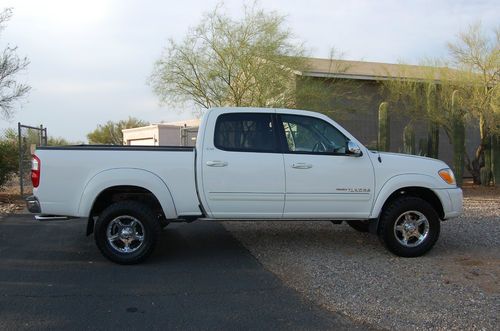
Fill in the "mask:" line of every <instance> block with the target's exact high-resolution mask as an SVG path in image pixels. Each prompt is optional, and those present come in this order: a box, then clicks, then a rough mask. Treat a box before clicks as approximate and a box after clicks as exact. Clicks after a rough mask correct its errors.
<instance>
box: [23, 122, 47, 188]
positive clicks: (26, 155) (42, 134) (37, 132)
mask: <svg viewBox="0 0 500 331" xmlns="http://www.w3.org/2000/svg"><path fill="white" fill-rule="evenodd" d="M17 136H18V148H19V191H20V194H21V196H23V197H24V194H25V192H28V191H31V190H32V189H33V188H32V187H31V178H30V175H31V155H32V154H33V153H34V151H35V148H36V146H45V145H47V128H44V127H43V125H40V126H39V127H36V126H29V125H24V124H21V123H17Z"/></svg>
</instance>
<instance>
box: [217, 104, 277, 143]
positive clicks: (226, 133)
mask: <svg viewBox="0 0 500 331" xmlns="http://www.w3.org/2000/svg"><path fill="white" fill-rule="evenodd" d="M272 116H273V115H272V114H262V113H260V114H259V113H229V114H223V115H220V116H219V117H218V118H217V122H216V124H215V135H214V145H215V147H217V148H218V149H222V150H226V151H241V152H265V153H269V152H276V151H277V150H276V146H277V143H276V136H275V133H274V128H273V117H272Z"/></svg>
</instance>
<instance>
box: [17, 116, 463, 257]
mask: <svg viewBox="0 0 500 331" xmlns="http://www.w3.org/2000/svg"><path fill="white" fill-rule="evenodd" d="M31 175H32V182H33V186H34V190H33V191H34V195H33V196H31V197H30V198H28V200H27V204H28V209H29V210H30V211H31V212H34V213H40V214H42V215H64V216H71V217H84V218H86V219H88V224H87V235H89V234H91V233H92V232H93V233H94V237H95V241H96V243H97V246H98V247H99V249H100V250H101V252H102V253H103V254H104V255H105V256H106V257H107V258H109V259H110V260H112V261H114V262H118V263H122V264H133V263H138V262H140V261H143V260H144V259H146V258H147V257H148V256H149V255H150V253H151V252H152V250H153V249H154V247H155V244H156V242H157V240H158V238H159V233H160V231H161V228H162V227H163V226H165V225H166V224H168V223H169V222H172V221H193V220H197V219H200V220H274V221H276V220H283V221H285V220H311V221H314V220H331V221H332V222H333V223H340V222H342V221H346V222H347V223H348V224H349V225H350V226H351V227H353V228H354V229H356V230H358V231H363V232H368V231H370V232H373V233H376V234H377V235H378V236H379V237H380V239H381V240H382V242H383V243H384V244H385V246H386V247H387V248H388V249H389V250H390V251H391V252H393V253H395V254H397V255H399V256H405V257H414V256H420V255H422V254H424V253H425V252H427V251H428V250H429V249H431V247H432V246H433V245H434V243H435V242H436V240H437V239H438V236H439V230H440V220H446V219H449V218H452V217H456V216H458V215H459V214H460V213H461V211H462V190H461V189H460V188H458V187H457V185H456V183H455V178H454V175H453V172H452V171H451V170H450V168H449V167H448V166H447V165H446V164H445V163H443V162H442V161H439V160H435V159H430V158H424V157H417V156H411V155H402V154H393V153H379V152H373V151H370V150H368V149H367V148H365V147H364V146H363V145H362V144H361V143H360V142H359V141H357V140H356V138H354V137H353V136H352V135H351V134H349V132H347V131H346V130H345V129H343V128H342V127H341V126H340V125H338V124H337V123H336V122H334V121H333V120H332V119H330V118H329V117H327V116H325V115H322V114H318V113H314V112H308V111H302V110H290V109H262V108H215V109H211V110H208V111H207V112H206V114H205V115H204V117H203V120H202V121H201V126H200V128H199V132H198V138H197V142H196V148H191V147H147V146H144V147H142V146H65V147H39V148H38V149H37V151H36V155H34V156H33V164H32V174H31Z"/></svg>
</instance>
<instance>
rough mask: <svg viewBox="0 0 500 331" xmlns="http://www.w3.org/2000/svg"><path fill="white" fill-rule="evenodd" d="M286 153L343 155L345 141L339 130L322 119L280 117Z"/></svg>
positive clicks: (293, 116)
mask: <svg viewBox="0 0 500 331" xmlns="http://www.w3.org/2000/svg"><path fill="white" fill-rule="evenodd" d="M281 122H282V124H283V130H284V132H285V139H286V145H287V146H288V152H291V153H299V154H300V153H307V154H310V153H314V154H345V153H346V150H347V149H346V147H347V142H348V141H349V139H347V138H346V137H345V136H344V135H343V134H342V133H341V132H340V131H339V130H337V129H336V128H335V127H333V126H332V125H331V124H329V123H327V122H325V121H323V120H322V119H319V118H315V117H309V116H299V115H281Z"/></svg>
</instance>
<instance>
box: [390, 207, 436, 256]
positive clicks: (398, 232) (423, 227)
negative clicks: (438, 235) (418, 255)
mask: <svg viewBox="0 0 500 331" xmlns="http://www.w3.org/2000/svg"><path fill="white" fill-rule="evenodd" d="M428 235H429V220H427V217H425V215H424V214H422V213H421V212H419V211H416V210H410V211H407V212H404V213H403V214H401V215H399V217H398V219H397V220H396V222H395V223H394V236H395V237H396V239H397V240H398V242H399V243H400V244H401V245H403V246H406V247H416V246H418V245H420V244H421V243H422V242H423V241H424V240H425V239H426V238H427V236H428Z"/></svg>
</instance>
